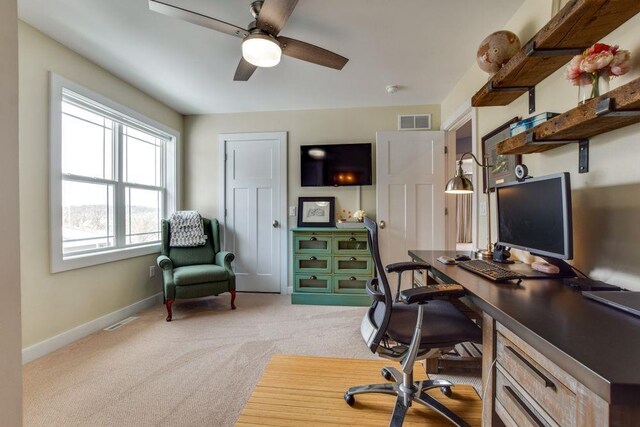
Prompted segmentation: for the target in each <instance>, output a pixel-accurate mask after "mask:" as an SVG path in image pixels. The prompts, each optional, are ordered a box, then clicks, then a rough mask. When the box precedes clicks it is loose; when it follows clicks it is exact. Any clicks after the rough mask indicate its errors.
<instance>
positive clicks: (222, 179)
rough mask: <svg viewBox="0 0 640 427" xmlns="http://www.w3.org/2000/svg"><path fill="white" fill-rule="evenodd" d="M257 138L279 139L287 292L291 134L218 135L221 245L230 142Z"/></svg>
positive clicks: (283, 287)
mask: <svg viewBox="0 0 640 427" xmlns="http://www.w3.org/2000/svg"><path fill="white" fill-rule="evenodd" d="M254 139H276V140H278V141H279V143H278V147H279V150H278V151H279V159H280V209H279V210H280V227H279V231H280V233H279V236H280V258H281V259H280V264H281V265H280V294H287V293H288V288H289V286H288V283H289V249H288V244H289V240H288V238H287V236H288V217H287V203H288V200H289V195H288V192H287V182H288V177H287V175H288V171H289V165H288V163H287V150H288V145H289V142H288V134H287V132H286V131H282V132H238V133H221V134H220V135H218V218H221V220H219V222H220V247H221V248H224V247H225V245H226V242H225V241H224V236H225V229H226V225H227V217H226V215H225V209H226V202H227V194H226V193H227V169H226V166H227V162H226V159H225V154H226V146H227V144H226V143H227V141H229V140H233V141H243V140H245V141H246V140H254Z"/></svg>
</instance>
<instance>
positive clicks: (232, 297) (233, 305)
mask: <svg viewBox="0 0 640 427" xmlns="http://www.w3.org/2000/svg"><path fill="white" fill-rule="evenodd" d="M235 309H236V290H235V289H234V290H232V291H231V310H235Z"/></svg>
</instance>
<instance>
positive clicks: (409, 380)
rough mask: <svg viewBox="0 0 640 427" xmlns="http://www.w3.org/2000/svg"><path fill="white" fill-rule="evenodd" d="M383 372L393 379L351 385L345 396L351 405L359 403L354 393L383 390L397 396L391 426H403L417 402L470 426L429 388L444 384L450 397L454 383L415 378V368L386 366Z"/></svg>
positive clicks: (455, 422) (450, 419)
mask: <svg viewBox="0 0 640 427" xmlns="http://www.w3.org/2000/svg"><path fill="white" fill-rule="evenodd" d="M381 374H382V376H383V377H384V378H385V379H387V380H389V381H392V382H389V383H384V384H370V385H363V386H357V387H351V388H350V389H349V390H347V391H346V392H345V394H344V400H345V401H346V402H347V404H348V405H349V406H353V404H354V403H355V398H354V396H355V395H356V394H364V393H381V394H389V395H392V396H396V405H395V407H394V409H393V414H392V415H391V421H390V422H389V427H400V426H402V423H403V421H404V418H405V416H406V414H407V410H408V409H409V407H411V404H412V403H413V402H417V403H419V404H421V405H424V406H426V407H428V408H431V409H433V410H434V411H436V412H438V413H439V414H441V415H442V416H444V417H445V418H447V419H448V420H449V421H451V423H453V424H454V425H456V426H459V427H468V424H467V423H466V422H465V421H464V420H463V419H462V418H460V417H458V416H457V415H456V414H454V413H453V412H451V410H450V409H449V408H447V407H446V406H444V405H443V404H442V403H440V402H438V401H437V400H436V399H434V398H433V397H431V396H430V395H428V394H427V393H426V392H427V390H431V389H433V388H440V390H441V391H442V393H443V394H444V395H445V396H447V397H450V396H451V387H452V386H453V384H452V383H451V382H449V381H445V380H425V381H413V372H411V373H409V374H406V373H404V374H403V373H400V371H398V370H397V369H396V368H393V367H389V366H387V367H385V368H383V369H382V371H381Z"/></svg>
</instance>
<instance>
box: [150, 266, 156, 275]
mask: <svg viewBox="0 0 640 427" xmlns="http://www.w3.org/2000/svg"><path fill="white" fill-rule="evenodd" d="M149 277H156V266H155V265H150V266H149Z"/></svg>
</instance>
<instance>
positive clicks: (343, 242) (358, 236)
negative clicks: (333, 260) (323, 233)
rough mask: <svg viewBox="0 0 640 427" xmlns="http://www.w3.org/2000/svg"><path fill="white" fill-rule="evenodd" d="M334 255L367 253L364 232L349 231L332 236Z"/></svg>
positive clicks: (367, 244)
mask: <svg viewBox="0 0 640 427" xmlns="http://www.w3.org/2000/svg"><path fill="white" fill-rule="evenodd" d="M333 253H334V255H369V254H370V252H369V241H368V240H367V234H366V233H350V234H343V235H334V236H333Z"/></svg>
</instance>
